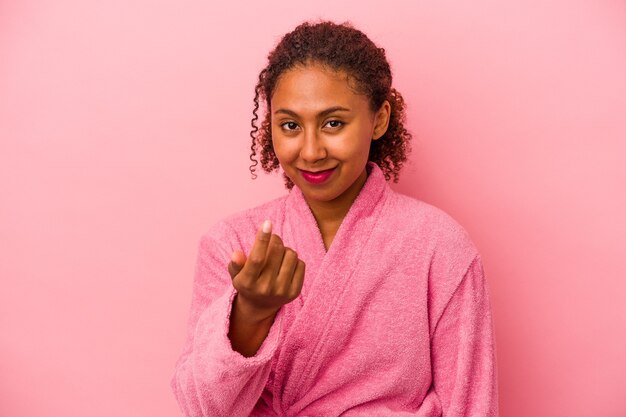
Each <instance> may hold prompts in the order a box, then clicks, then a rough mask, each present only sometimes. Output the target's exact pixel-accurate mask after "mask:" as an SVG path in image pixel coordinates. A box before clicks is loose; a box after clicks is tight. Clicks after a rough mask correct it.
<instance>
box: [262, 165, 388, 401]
mask: <svg viewBox="0 0 626 417" xmlns="http://www.w3.org/2000/svg"><path fill="white" fill-rule="evenodd" d="M368 170H369V171H370V173H369V176H368V179H367V181H366V183H365V185H364V186H363V188H362V189H361V192H360V193H359V195H358V196H357V198H356V200H355V201H354V203H353V204H352V206H351V208H350V210H349V211H348V213H347V214H346V217H345V218H344V219H343V221H342V223H341V225H340V227H339V229H338V231H337V234H336V235H335V238H334V239H333V243H332V244H331V246H330V248H329V250H328V252H326V250H325V247H324V243H323V240H322V235H321V232H320V230H319V228H318V226H317V223H316V221H315V218H314V216H313V214H312V212H311V210H310V208H309V206H308V204H307V203H306V200H305V199H304V196H303V195H302V192H301V191H300V190H299V189H298V188H297V187H294V188H293V189H292V191H291V193H290V195H289V197H288V199H287V201H286V206H285V208H286V210H285V228H284V234H285V237H286V239H287V240H289V241H290V242H293V246H294V247H295V249H296V251H297V252H298V254H299V256H301V258H303V260H304V261H305V263H306V273H305V280H304V284H303V289H302V292H301V297H299V300H297V301H294V303H296V304H294V305H288V306H290V308H289V309H288V312H287V314H288V315H290V316H291V320H290V321H292V323H291V324H290V326H289V329H288V331H287V333H286V334H285V336H284V338H283V341H282V346H281V348H280V350H279V352H278V355H277V357H276V358H275V372H276V375H275V377H276V378H275V381H282V386H274V387H273V388H274V389H273V392H274V395H275V397H274V403H275V406H277V405H279V404H283V405H285V404H294V403H295V402H296V401H297V400H298V399H300V398H302V397H303V396H304V395H305V393H307V392H308V391H309V390H310V388H311V387H312V386H313V384H314V383H315V381H316V379H317V377H318V374H319V372H320V368H321V365H322V364H323V363H325V362H328V361H329V360H331V359H332V357H333V355H334V353H335V352H336V350H337V349H341V348H342V347H343V346H344V345H345V343H346V342H347V339H348V337H349V336H350V332H351V330H350V329H349V328H346V327H349V324H348V323H347V322H346V320H352V318H353V317H354V316H355V315H356V314H358V311H357V310H358V309H359V308H360V307H359V305H360V304H361V303H360V302H358V301H357V300H355V299H354V296H355V291H354V287H355V286H356V287H360V288H361V290H360V291H358V292H360V293H363V288H364V286H365V287H367V286H371V285H375V282H376V280H377V279H381V278H380V277H373V276H369V274H368V273H367V271H362V270H361V269H360V268H359V260H360V259H361V258H362V257H372V256H376V253H375V252H374V249H375V246H376V245H380V244H381V242H372V241H371V240H370V236H371V235H372V233H375V231H376V229H377V226H378V225H379V220H380V219H381V217H382V214H383V213H384V206H385V203H386V201H387V200H388V197H389V195H390V194H391V193H392V191H391V189H390V188H389V185H388V184H387V182H386V180H385V178H384V175H383V173H382V171H381V169H380V168H379V167H378V166H377V165H375V164H373V163H371V162H369V163H368ZM364 280H365V281H367V280H369V282H364ZM365 291H367V290H365ZM351 297H352V298H351Z"/></svg>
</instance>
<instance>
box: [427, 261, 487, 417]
mask: <svg viewBox="0 0 626 417" xmlns="http://www.w3.org/2000/svg"><path fill="white" fill-rule="evenodd" d="M495 351H496V350H495V339H494V332H493V322H492V314H491V308H490V303H489V292H488V286H487V282H486V280H485V277H484V272H483V266H482V263H481V260H480V257H479V256H476V258H474V260H473V261H472V263H471V265H470V266H469V269H468V270H467V272H466V274H465V276H464V277H463V279H462V280H461V282H460V284H459V285H458V287H457V288H456V290H455V291H454V293H453V295H452V297H451V298H450V300H449V302H448V304H447V305H446V307H445V309H444V311H443V313H442V315H441V317H440V319H439V321H438V324H437V326H436V328H435V331H434V334H433V336H432V338H431V352H432V367H433V387H434V390H435V392H436V393H437V396H438V397H439V399H440V401H441V405H442V408H443V416H444V417H461V416H467V417H469V416H471V417H486V416H489V417H495V416H497V415H498V398H497V395H498V394H497V393H498V390H497V376H496V356H495Z"/></svg>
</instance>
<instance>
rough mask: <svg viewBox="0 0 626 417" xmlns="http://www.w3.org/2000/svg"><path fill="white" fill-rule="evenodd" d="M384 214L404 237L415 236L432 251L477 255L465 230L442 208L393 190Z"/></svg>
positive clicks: (466, 256)
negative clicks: (386, 212) (386, 214)
mask: <svg viewBox="0 0 626 417" xmlns="http://www.w3.org/2000/svg"><path fill="white" fill-rule="evenodd" d="M387 207H388V210H389V213H388V214H389V215H388V216H387V218H388V219H389V221H390V222H391V223H392V224H394V225H395V228H396V230H400V231H401V233H402V234H404V235H405V238H407V239H411V240H413V239H419V240H420V241H421V243H422V244H423V245H425V247H427V248H428V250H429V252H430V253H431V254H432V255H435V254H446V253H447V254H448V255H454V256H461V257H463V258H470V259H469V261H470V262H471V260H472V259H473V258H474V257H475V256H476V255H478V249H477V248H476V246H475V245H474V242H473V241H472V239H471V237H470V235H469V233H468V232H467V230H466V229H465V228H464V227H463V226H462V225H461V224H460V223H459V222H458V221H457V220H456V219H454V218H453V217H452V216H451V215H450V214H448V213H447V212H446V211H444V210H443V209H441V208H439V207H436V206H434V205H432V204H429V203H426V202H425V201H422V200H419V199H417V198H415V197H411V196H408V195H405V194H401V193H399V192H395V191H393V192H392V193H391V196H390V202H389V205H388V206H387Z"/></svg>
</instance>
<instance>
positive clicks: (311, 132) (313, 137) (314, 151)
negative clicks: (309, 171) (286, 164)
mask: <svg viewBox="0 0 626 417" xmlns="http://www.w3.org/2000/svg"><path fill="white" fill-rule="evenodd" d="M303 137H304V139H303V141H304V142H303V143H302V148H301V149H300V157H301V158H302V159H304V160H305V161H307V162H308V163H310V164H314V163H315V162H317V161H319V160H322V159H324V158H326V157H327V156H328V154H327V152H326V147H325V146H324V143H323V141H322V140H321V139H320V137H319V135H318V134H317V132H316V131H315V129H308V131H307V130H305V131H304V135H303Z"/></svg>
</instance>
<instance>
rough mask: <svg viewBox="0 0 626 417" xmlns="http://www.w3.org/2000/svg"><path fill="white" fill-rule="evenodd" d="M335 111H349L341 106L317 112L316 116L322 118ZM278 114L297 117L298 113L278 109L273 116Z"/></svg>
mask: <svg viewBox="0 0 626 417" xmlns="http://www.w3.org/2000/svg"><path fill="white" fill-rule="evenodd" d="M336 111H350V109H347V108H345V107H341V106H334V107H329V108H327V109H326V110H322V111H321V112H319V113H318V114H317V116H318V117H324V116H326V115H328V114H330V113H334V112H336ZM278 113H284V114H288V115H289V116H292V117H298V113H296V112H294V111H292V110H289V109H278V110H276V111H275V112H274V114H278Z"/></svg>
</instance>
